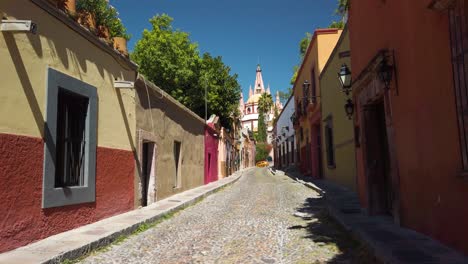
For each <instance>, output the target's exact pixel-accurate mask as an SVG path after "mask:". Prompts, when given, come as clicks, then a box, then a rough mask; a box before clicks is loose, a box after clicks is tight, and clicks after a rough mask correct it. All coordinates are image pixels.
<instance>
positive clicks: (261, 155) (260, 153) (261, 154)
mask: <svg viewBox="0 0 468 264" xmlns="http://www.w3.org/2000/svg"><path fill="white" fill-rule="evenodd" d="M271 148H272V147H271V145H269V144H267V143H257V145H256V148H255V162H258V161H263V160H266V159H267V158H268V154H269V153H270V151H271Z"/></svg>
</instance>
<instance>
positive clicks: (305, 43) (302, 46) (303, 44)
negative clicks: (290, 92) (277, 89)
mask: <svg viewBox="0 0 468 264" xmlns="http://www.w3.org/2000/svg"><path fill="white" fill-rule="evenodd" d="M311 40H312V34H310V33H309V32H306V33H305V37H303V38H302V39H301V41H299V57H300V60H301V62H302V60H303V59H304V57H305V54H306V53H307V48H308V47H309V44H310V41H311ZM298 71H299V65H295V66H294V68H293V72H294V73H293V76H292V77H291V80H290V83H291V85H294V83H295V82H296V78H297V74H298Z"/></svg>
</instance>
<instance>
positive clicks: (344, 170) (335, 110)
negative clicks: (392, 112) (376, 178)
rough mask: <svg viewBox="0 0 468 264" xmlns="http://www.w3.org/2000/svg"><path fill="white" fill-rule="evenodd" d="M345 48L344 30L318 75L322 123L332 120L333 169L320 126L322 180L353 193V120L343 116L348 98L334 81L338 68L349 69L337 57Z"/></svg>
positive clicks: (346, 34) (347, 60) (346, 36)
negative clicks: (329, 118)
mask: <svg viewBox="0 0 468 264" xmlns="http://www.w3.org/2000/svg"><path fill="white" fill-rule="evenodd" d="M349 49H350V48H349V31H348V30H346V29H345V30H344V31H343V33H342V36H341V37H340V40H339V41H338V43H337V45H336V47H335V50H334V51H333V53H332V55H331V57H330V59H329V61H328V64H327V65H326V68H324V71H323V72H322V74H321V78H320V90H321V92H320V93H321V96H322V98H321V100H322V120H325V119H326V118H327V117H331V120H332V121H331V122H332V128H333V143H334V146H333V149H334V151H335V167H329V166H327V146H326V145H327V143H326V138H325V128H326V126H325V123H322V135H323V136H322V146H323V147H322V157H323V164H324V166H323V168H324V177H325V178H326V179H327V180H330V181H333V182H335V183H338V184H340V185H343V186H346V187H347V188H348V189H350V190H354V191H355V190H356V189H357V188H356V157H355V154H354V149H355V148H354V125H353V121H352V120H350V119H348V117H347V116H346V113H345V110H344V104H345V103H346V99H347V98H348V97H347V96H346V94H345V93H343V92H342V87H341V83H340V81H339V79H338V72H339V71H340V68H341V65H343V64H346V65H347V66H348V67H351V60H350V57H342V58H340V53H341V52H346V51H349ZM351 71H352V70H351ZM350 96H351V95H350Z"/></svg>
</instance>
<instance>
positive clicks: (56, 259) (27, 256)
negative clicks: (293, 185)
mask: <svg viewBox="0 0 468 264" xmlns="http://www.w3.org/2000/svg"><path fill="white" fill-rule="evenodd" d="M249 169H250V168H246V169H243V170H242V171H238V172H236V173H234V174H232V175H231V176H229V177H227V178H225V179H229V178H231V179H232V180H230V181H226V183H221V184H220V185H219V186H216V187H214V188H212V189H209V190H207V191H205V192H203V193H200V194H196V195H195V196H194V197H193V198H189V200H187V201H185V202H182V203H180V204H176V205H174V206H173V207H171V208H168V209H165V210H164V211H163V212H160V213H157V214H155V215H153V216H150V217H148V218H144V219H141V220H137V219H135V220H137V222H136V223H134V224H132V223H129V226H127V227H124V228H122V229H120V230H117V231H115V232H112V233H110V234H106V235H103V236H102V237H99V238H97V239H95V240H93V241H85V242H83V243H85V244H84V245H81V246H75V247H74V248H73V246H70V248H69V249H64V250H63V252H60V253H52V252H50V253H49V254H50V256H47V250H44V251H43V252H37V249H36V250H35V249H34V247H37V244H38V243H41V242H43V241H45V240H47V239H49V240H48V242H51V243H55V242H57V241H58V242H59V241H60V240H54V239H53V238H52V237H54V236H57V235H60V234H64V233H67V232H70V231H73V230H76V229H72V230H69V231H65V232H63V233H59V234H56V235H53V236H50V237H48V238H45V239H43V240H39V241H37V242H35V243H32V244H29V245H26V246H24V247H20V248H17V249H14V250H12V251H7V252H4V253H1V254H0V263H44V264H49V263H61V262H62V261H65V260H74V259H77V258H80V257H82V256H84V255H86V254H89V253H91V252H93V251H95V250H97V249H99V248H102V247H105V246H108V245H110V244H112V243H113V242H114V241H116V239H117V238H119V237H122V236H130V235H132V234H133V233H134V232H135V231H137V229H138V228H139V227H140V226H142V225H144V224H150V223H154V222H156V221H158V220H160V219H162V218H164V216H166V215H169V214H172V213H175V212H178V211H182V210H183V209H185V208H187V207H189V206H191V205H194V204H196V203H197V202H199V201H201V200H203V199H204V198H206V197H207V196H210V195H211V194H213V193H215V192H217V191H219V190H220V189H222V188H224V187H228V186H231V185H233V184H234V183H236V182H237V181H238V180H239V179H240V178H241V177H242V176H243V174H244V173H245V172H247V171H249ZM222 180H223V179H221V180H218V181H216V182H214V184H216V183H219V181H222ZM206 186H209V185H201V186H198V187H196V188H193V189H190V190H187V191H185V192H188V191H193V190H196V189H197V188H203V187H205V188H206ZM185 192H181V193H178V194H175V195H173V196H170V197H167V198H166V199H163V200H161V201H166V200H168V199H178V197H177V195H183V194H184V193H185ZM155 204H156V203H155ZM146 208H148V207H146ZM147 210H148V211H149V210H151V209H147ZM136 213H139V209H134V210H131V211H128V212H126V213H123V214H119V215H116V216H123V215H125V214H129V217H131V216H132V214H136ZM140 213H141V211H140ZM116 216H111V217H109V218H105V219H101V220H100V221H97V222H95V223H91V224H89V225H85V226H82V227H79V228H83V227H89V226H91V225H93V224H97V223H99V222H101V221H106V220H107V221H109V222H111V221H112V220H111V218H113V217H116ZM134 217H135V218H137V217H138V216H134ZM96 228H99V227H96ZM77 229H78V228H77ZM46 243H47V242H45V244H46ZM31 246H32V247H31ZM39 247H41V246H40V245H39ZM43 247H44V246H43ZM46 247H47V246H46ZM49 247H50V246H49Z"/></svg>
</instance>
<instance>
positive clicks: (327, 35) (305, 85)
mask: <svg viewBox="0 0 468 264" xmlns="http://www.w3.org/2000/svg"><path fill="white" fill-rule="evenodd" d="M340 34H341V30H338V29H317V30H316V31H315V32H314V35H313V37H312V40H311V42H310V44H309V47H308V48H307V52H306V54H305V56H304V60H303V62H302V64H301V67H300V68H299V71H298V74H297V78H296V81H295V83H294V88H293V89H294V100H295V114H294V122H293V123H294V129H295V133H296V139H297V150H298V154H299V155H298V156H299V169H300V171H301V173H303V174H304V175H306V176H312V177H314V178H321V177H322V171H323V169H322V167H323V166H322V157H321V153H322V152H321V142H322V141H321V123H322V122H321V119H322V118H321V117H322V115H321V98H320V97H321V95H320V82H319V76H320V74H321V72H322V69H323V68H324V66H325V64H326V63H327V61H328V58H329V57H330V54H331V53H332V51H333V48H334V47H335V45H336V43H337V41H338V39H339V37H340Z"/></svg>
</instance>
